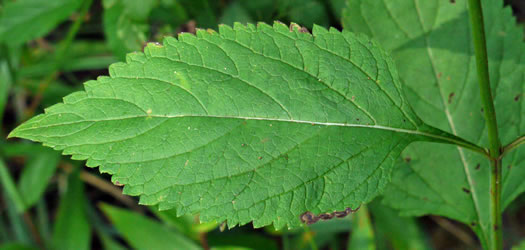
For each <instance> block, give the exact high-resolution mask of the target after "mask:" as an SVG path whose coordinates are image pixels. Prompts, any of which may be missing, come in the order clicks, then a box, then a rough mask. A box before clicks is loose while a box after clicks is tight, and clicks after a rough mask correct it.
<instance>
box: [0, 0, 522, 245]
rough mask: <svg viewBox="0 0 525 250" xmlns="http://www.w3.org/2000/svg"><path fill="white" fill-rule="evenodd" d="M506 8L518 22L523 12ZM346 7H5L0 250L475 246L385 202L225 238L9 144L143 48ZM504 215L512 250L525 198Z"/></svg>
mask: <svg viewBox="0 0 525 250" xmlns="http://www.w3.org/2000/svg"><path fill="white" fill-rule="evenodd" d="M508 4H513V6H514V8H515V9H514V10H515V14H516V15H518V18H520V17H521V16H520V15H521V13H523V11H524V10H525V9H523V6H520V5H523V2H522V1H515V3H513V2H512V1H509V2H508ZM36 6H38V7H36ZM344 6H345V1H344V0H326V1H323V0H260V1H248V0H232V1H227V0H223V1H214V0H103V1H97V0H93V1H91V0H56V1H43V0H17V1H12V0H3V1H1V4H0V45H1V47H0V118H2V128H1V131H0V157H1V159H0V182H1V184H2V189H1V190H2V192H1V193H0V197H1V200H0V202H1V203H0V249H4V248H5V249H39V248H47V249H98V248H103V249H124V248H128V247H133V248H137V249H173V248H177V247H178V248H184V249H200V248H209V247H211V248H214V249H221V248H224V249H232V248H238V249H245V248H248V249H309V248H311V249H316V248H327V249H344V248H347V247H348V248H352V249H363V248H374V247H375V248H378V249H385V248H391V249H424V248H436V249H441V248H452V247H458V248H467V247H468V248H473V247H475V246H477V244H478V242H477V240H476V238H475V237H474V235H473V233H472V232H471V231H470V229H469V228H467V227H465V226H463V225H462V224H459V223H456V222H454V221H451V220H448V219H445V218H443V217H437V216H425V217H421V218H416V217H400V216H398V211H396V210H394V209H392V208H390V207H395V208H397V209H400V208H406V207H407V206H408V207H410V203H402V201H395V200H388V201H387V204H388V205H389V206H390V207H389V206H385V205H383V204H382V203H381V202H380V200H381V199H378V200H377V201H374V202H372V203H371V204H369V205H368V206H366V207H362V208H361V209H360V210H359V212H358V213H357V214H355V215H354V216H350V217H347V218H345V219H337V220H331V221H325V222H319V223H316V224H314V225H311V226H309V227H304V228H302V229H297V230H293V231H288V230H281V231H275V230H274V229H273V228H272V227H267V228H262V229H256V230H255V229H253V227H252V226H251V225H247V226H244V227H240V228H234V229H232V230H226V231H224V232H221V225H219V224H217V223H208V224H200V223H198V216H195V217H194V216H183V217H179V218H177V217H176V216H175V213H174V211H170V210H167V211H162V212H159V211H157V209H155V208H150V207H144V206H140V205H137V201H136V200H135V199H134V198H132V197H128V196H123V195H122V194H121V190H120V188H119V187H116V186H114V185H113V184H112V183H111V182H110V178H109V176H107V175H103V174H99V173H98V170H92V169H88V168H83V167H82V164H84V163H83V162H77V161H72V160H71V159H69V158H68V157H63V156H61V155H60V154H59V153H58V152H55V151H52V150H50V149H46V148H44V147H42V146H40V145H38V144H33V143H29V142H27V141H22V140H9V141H6V140H5V137H6V135H7V133H8V132H9V131H11V130H12V129H13V128H14V127H15V126H17V125H19V124H20V123H21V122H22V121H25V120H27V119H28V118H29V117H31V116H32V115H34V114H39V113H42V112H43V108H46V107H49V106H50V105H52V104H54V103H57V102H59V101H61V98H62V97H63V96H65V95H67V94H69V93H71V92H73V91H76V90H79V89H81V88H82V86H81V84H82V83H83V82H84V81H87V80H90V79H94V78H96V77H97V76H99V75H107V74H108V72H107V68H108V66H109V65H110V64H111V63H114V62H118V61H121V60H124V57H125V54H126V53H128V52H131V51H137V50H142V49H143V47H144V46H145V43H146V42H157V41H161V40H162V37H163V36H166V35H175V34H177V33H179V32H191V33H193V32H195V29H196V28H197V27H199V28H211V29H217V27H218V24H219V23H225V24H229V25H232V24H233V22H234V21H238V22H242V23H248V22H250V23H254V22H257V21H263V22H267V23H272V22H273V20H280V21H282V22H284V23H288V22H291V21H293V22H295V23H298V24H300V25H302V26H305V27H307V28H308V29H310V30H311V28H312V25H313V24H314V23H315V24H318V25H321V26H325V27H330V26H332V27H336V28H339V29H341V27H342V24H341V21H340V20H341V18H342V15H343V8H344ZM373 18H374V17H372V19H373ZM360 32H363V33H367V32H366V30H365V31H360ZM416 35H417V34H416ZM389 49H390V48H389ZM412 158H414V157H413V156H412ZM431 160H434V159H431ZM405 162H406V157H405ZM506 205H507V204H506ZM508 206H509V208H508V210H507V213H506V214H505V220H504V223H505V225H506V228H505V229H504V232H505V236H506V239H505V240H506V244H507V245H509V246H510V245H515V244H518V242H519V239H520V238H522V237H524V236H525V223H523V224H522V223H520V221H523V220H520V219H522V218H524V216H525V209H524V207H525V197H524V196H523V195H522V196H519V197H518V198H517V199H516V201H515V202H513V203H511V204H508ZM410 214H411V215H414V214H416V215H417V213H410ZM460 217H461V216H460V215H459V217H458V218H457V219H461V218H460Z"/></svg>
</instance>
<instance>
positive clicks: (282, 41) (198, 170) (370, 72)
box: [10, 23, 470, 228]
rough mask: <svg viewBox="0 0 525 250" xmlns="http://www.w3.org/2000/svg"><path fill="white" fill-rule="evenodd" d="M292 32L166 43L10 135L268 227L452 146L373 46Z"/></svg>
mask: <svg viewBox="0 0 525 250" xmlns="http://www.w3.org/2000/svg"><path fill="white" fill-rule="evenodd" d="M293 27H294V30H293V32H290V28H289V27H287V26H285V25H282V24H279V23H275V25H274V26H273V27H272V26H269V25H266V24H262V23H261V24H259V25H257V26H254V25H248V26H243V25H240V24H237V25H235V28H233V29H232V28H230V27H229V26H221V27H220V33H216V32H214V31H204V30H199V31H198V32H197V36H194V35H191V34H187V33H186V34H181V35H180V36H179V38H178V40H177V39H174V38H171V37H167V38H166V39H165V40H164V44H163V45H160V44H149V45H148V46H147V47H146V49H145V51H144V53H134V54H129V55H128V57H127V63H118V64H113V65H112V66H111V67H110V70H109V71H110V76H109V77H99V78H98V80H97V81H88V82H87V83H85V89H86V90H85V91H83V92H76V93H73V94H71V95H69V96H67V97H65V98H64V103H61V104H57V105H55V106H52V107H50V108H48V109H46V114H43V115H39V116H36V117H34V118H33V119H31V120H30V121H28V122H26V123H24V124H23V125H21V126H19V127H18V128H17V129H15V130H14V131H13V132H12V133H11V134H10V137H14V136H16V137H22V138H27V139H31V140H35V141H41V142H43V143H44V144H45V145H47V146H50V147H53V148H55V149H57V150H64V154H68V155H73V157H72V158H73V159H77V160H87V165H88V166H90V167H95V166H100V171H101V172H107V173H110V174H112V175H113V178H112V181H114V182H119V183H121V184H124V185H125V187H124V192H125V193H126V194H130V195H140V196H141V198H140V203H141V204H145V205H155V204H158V205H159V207H160V209H170V208H175V209H176V211H177V214H178V215H182V214H188V213H200V219H201V220H202V221H217V222H222V221H227V222H228V225H229V226H230V227H232V226H235V225H237V224H241V225H243V224H246V223H248V222H250V221H253V224H254V226H255V227H261V226H264V225H268V224H271V223H274V225H275V226H276V228H281V227H283V226H285V225H288V226H290V227H292V226H298V225H300V224H301V221H300V218H299V217H300V215H301V214H302V213H304V212H305V211H311V212H312V213H315V214H319V213H322V212H332V211H334V210H340V211H341V210H344V209H345V208H347V207H351V208H355V207H357V206H359V205H360V204H362V203H366V202H368V201H370V200H372V199H373V198H374V197H375V196H376V195H377V194H379V193H381V191H382V190H383V188H384V187H385V186H386V184H387V183H388V182H389V179H390V173H391V171H392V167H393V164H394V162H395V160H396V159H397V157H398V156H399V154H400V152H401V151H402V149H404V148H405V146H406V145H408V144H409V143H410V142H412V141H415V140H435V141H443V142H456V143H459V139H457V138H452V137H449V136H448V135H445V134H442V132H440V131H438V130H435V129H433V128H431V127H428V126H426V125H425V124H423V123H422V122H421V121H420V120H419V118H418V117H416V116H415V115H414V113H413V112H412V110H411V109H410V107H409V106H408V104H407V102H406V101H405V99H404V97H403V95H402V94H401V91H402V90H401V86H400V83H399V81H398V76H397V72H396V70H395V66H394V64H393V63H392V61H391V60H390V58H389V56H388V55H387V54H386V53H385V52H384V51H383V50H382V49H380V48H379V47H378V46H377V44H376V43H374V42H373V41H370V40H368V39H367V38H366V37H364V36H356V35H354V34H352V33H349V32H343V33H341V32H339V31H337V30H335V29H330V30H326V29H324V28H321V27H319V26H316V27H315V28H314V30H313V35H310V34H308V33H302V32H300V31H299V29H298V28H297V26H296V25H295V26H293ZM461 143H463V144H464V145H470V144H468V143H464V142H461Z"/></svg>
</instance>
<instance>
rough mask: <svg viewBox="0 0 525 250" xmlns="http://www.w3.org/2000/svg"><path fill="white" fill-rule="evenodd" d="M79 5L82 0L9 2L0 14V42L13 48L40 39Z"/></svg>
mask: <svg viewBox="0 0 525 250" xmlns="http://www.w3.org/2000/svg"><path fill="white" fill-rule="evenodd" d="M81 4H82V0H53V1H41V0H18V1H14V2H13V1H9V2H7V3H6V4H5V6H3V8H2V12H1V13H0V41H2V42H5V43H7V44H11V45H16V44H21V43H23V42H26V41H29V40H32V39H35V38H39V37H41V36H44V35H46V34H47V33H48V32H49V31H51V30H53V29H54V28H55V27H56V26H57V25H58V24H60V23H61V22H63V21H64V20H66V19H67V18H68V17H69V16H70V15H71V14H72V13H73V12H74V11H75V10H76V9H78V8H79V7H80V5H81Z"/></svg>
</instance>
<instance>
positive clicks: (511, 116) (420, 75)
mask: <svg viewBox="0 0 525 250" xmlns="http://www.w3.org/2000/svg"><path fill="white" fill-rule="evenodd" d="M453 2H455V3H453ZM484 10H485V11H484V12H485V14H484V16H485V24H486V29H487V40H488V41H487V42H488V43H487V45H488V53H489V67H490V75H491V79H490V80H491V83H492V90H493V96H494V97H495V105H496V113H497V118H498V126H499V133H500V136H501V139H502V142H503V143H504V144H507V143H509V142H511V141H513V140H514V139H516V138H517V137H518V136H519V135H522V134H523V133H524V131H525V122H522V121H521V120H522V119H523V117H525V108H524V105H525V102H523V98H522V95H523V88H524V86H525V85H524V84H523V83H524V80H523V79H524V74H523V72H524V65H525V56H524V53H523V51H525V50H524V49H525V48H524V44H523V31H522V30H521V29H520V28H519V27H518V26H516V23H515V20H514V18H513V17H512V12H511V9H510V8H503V1H484ZM344 24H345V28H347V29H351V30H353V31H356V32H362V33H365V34H369V35H372V36H373V37H374V38H375V39H377V40H378V41H379V43H381V44H382V45H383V46H385V47H386V48H387V49H388V50H390V51H392V55H393V57H394V60H395V61H396V63H397V65H398V69H399V72H400V73H399V74H400V78H401V79H402V82H403V84H404V86H406V88H405V93H406V95H407V98H408V99H409V102H410V104H412V107H414V109H415V111H416V113H417V114H418V115H419V116H420V117H421V118H422V119H423V120H424V121H425V122H427V123H428V124H430V125H432V126H435V127H438V128H440V129H442V130H445V131H449V132H451V133H453V134H456V135H458V136H460V137H462V138H465V139H467V140H469V141H473V142H475V143H479V144H481V145H487V136H486V132H485V131H484V129H485V121H484V118H483V114H482V112H481V102H480V99H479V89H478V83H477V81H476V74H475V72H476V68H475V58H474V52H473V48H472V47H471V31H470V24H469V17H468V13H467V2H466V1H465V0H458V1H421V0H396V1H381V0H371V1H361V0H351V1H349V7H348V8H347V9H346V12H345V18H344ZM451 38H453V39H451ZM429 152H432V153H431V154H429ZM403 157H404V159H405V161H404V162H402V163H400V164H399V171H396V173H395V175H394V177H393V179H394V181H393V183H392V184H391V185H390V186H389V187H388V189H387V190H388V191H387V192H386V195H385V202H386V203H387V204H389V205H390V206H392V207H394V208H397V209H400V210H401V211H402V213H403V214H406V215H424V214H438V215H443V216H447V217H449V218H453V219H456V220H459V221H461V222H463V223H466V224H468V225H470V226H471V227H472V228H473V230H474V231H476V232H477V234H478V235H479V236H480V238H481V242H482V243H483V244H484V243H486V240H487V236H486V233H487V232H488V226H489V195H488V193H489V176H490V166H489V162H488V161H487V160H486V159H485V158H483V157H481V156H479V155H476V154H472V153H471V152H469V151H465V150H464V149H460V148H457V147H454V146H449V145H437V144H429V143H416V144H414V145H412V146H410V147H409V148H408V149H407V150H405V152H404V153H403ZM524 159H525V148H524V147H522V148H521V149H518V150H516V151H513V153H511V154H509V155H507V157H506V158H505V159H504V160H503V162H504V166H505V167H504V170H503V176H504V178H503V181H504V183H503V195H502V196H503V197H502V199H503V203H504V205H505V206H507V205H508V204H509V203H510V202H511V201H512V200H513V199H514V198H515V197H516V196H517V195H518V194H520V193H522V192H523V191H524V190H525V183H524V182H523V178H524V177H525V166H524V165H525V161H524Z"/></svg>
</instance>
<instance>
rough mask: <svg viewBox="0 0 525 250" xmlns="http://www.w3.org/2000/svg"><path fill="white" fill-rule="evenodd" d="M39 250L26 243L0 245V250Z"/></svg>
mask: <svg viewBox="0 0 525 250" xmlns="http://www.w3.org/2000/svg"><path fill="white" fill-rule="evenodd" d="M37 249H39V248H37V247H34V246H31V245H26V244H24V243H16V242H13V243H5V244H2V245H0V250H37Z"/></svg>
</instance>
